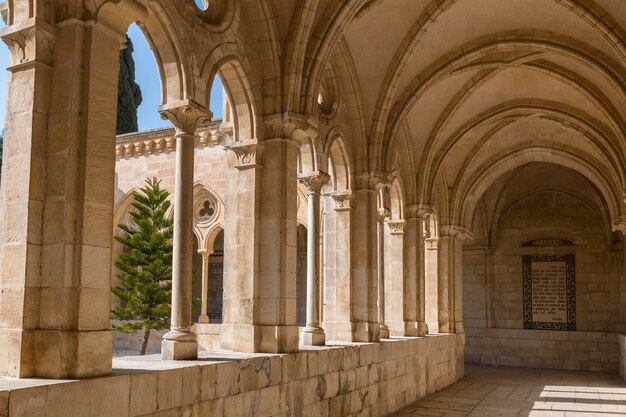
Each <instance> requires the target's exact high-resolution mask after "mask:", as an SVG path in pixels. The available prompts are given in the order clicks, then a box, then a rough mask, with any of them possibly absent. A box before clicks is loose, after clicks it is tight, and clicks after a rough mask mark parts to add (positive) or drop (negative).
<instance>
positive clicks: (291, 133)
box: [263, 113, 319, 140]
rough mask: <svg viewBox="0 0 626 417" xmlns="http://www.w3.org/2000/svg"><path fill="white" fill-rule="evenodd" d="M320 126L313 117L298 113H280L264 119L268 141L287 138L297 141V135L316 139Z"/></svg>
mask: <svg viewBox="0 0 626 417" xmlns="http://www.w3.org/2000/svg"><path fill="white" fill-rule="evenodd" d="M318 126H319V124H318V123H317V122H316V121H315V120H313V119H312V118H311V117H309V116H307V115H304V114H297V113H279V114H274V115H271V116H267V117H265V119H264V124H263V127H264V133H265V138H266V139H272V138H285V139H293V140H296V139H297V137H296V136H297V135H306V136H307V137H310V138H316V137H317V135H318V131H317V129H318Z"/></svg>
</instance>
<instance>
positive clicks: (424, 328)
mask: <svg viewBox="0 0 626 417" xmlns="http://www.w3.org/2000/svg"><path fill="white" fill-rule="evenodd" d="M427 334H428V325H427V324H426V322H424V321H418V322H417V336H418V337H424V336H426V335H427Z"/></svg>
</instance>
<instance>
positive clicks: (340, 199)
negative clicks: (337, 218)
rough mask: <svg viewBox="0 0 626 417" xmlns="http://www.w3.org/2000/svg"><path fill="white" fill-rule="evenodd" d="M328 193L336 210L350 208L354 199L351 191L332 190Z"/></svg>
mask: <svg viewBox="0 0 626 417" xmlns="http://www.w3.org/2000/svg"><path fill="white" fill-rule="evenodd" d="M328 195H329V196H330V197H331V198H332V199H333V200H334V201H335V210H336V211H344V210H352V200H353V199H354V194H352V191H350V190H344V191H334V192H332V193H329V194H328Z"/></svg>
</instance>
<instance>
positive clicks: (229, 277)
mask: <svg viewBox="0 0 626 417" xmlns="http://www.w3.org/2000/svg"><path fill="white" fill-rule="evenodd" d="M303 123H304V122H303ZM294 124H298V123H297V122H294V121H293V120H291V119H289V118H287V117H286V116H285V115H282V114H281V115H274V116H268V117H266V118H265V124H264V125H265V139H264V140H263V141H262V142H259V141H258V140H257V139H247V140H242V141H238V142H234V143H232V144H230V145H228V149H230V150H231V152H229V154H228V165H229V167H228V170H227V171H228V172H227V173H226V201H225V205H226V207H225V214H226V225H225V252H226V253H225V257H226V258H227V259H236V260H237V262H236V263H234V262H233V263H232V264H231V263H226V265H225V269H224V320H223V324H222V333H221V346H222V348H224V349H232V350H238V351H245V352H276V353H278V352H293V351H297V350H298V326H297V325H296V283H295V281H296V279H295V278H296V226H297V223H296V207H297V194H296V190H297V173H296V171H297V153H298V145H297V143H296V142H295V141H294V140H293V139H291V133H292V132H293V130H294V129H296V127H294Z"/></svg>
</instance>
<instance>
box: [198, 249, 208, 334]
mask: <svg viewBox="0 0 626 417" xmlns="http://www.w3.org/2000/svg"><path fill="white" fill-rule="evenodd" d="M198 253H199V254H200V255H201V256H202V299H201V300H202V305H201V307H200V317H198V323H202V324H206V323H208V322H209V316H208V315H207V308H208V299H209V252H208V251H207V250H206V249H200V250H199V251H198Z"/></svg>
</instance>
